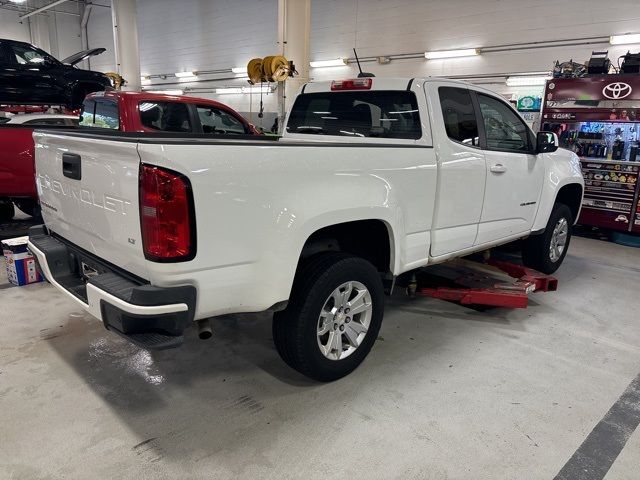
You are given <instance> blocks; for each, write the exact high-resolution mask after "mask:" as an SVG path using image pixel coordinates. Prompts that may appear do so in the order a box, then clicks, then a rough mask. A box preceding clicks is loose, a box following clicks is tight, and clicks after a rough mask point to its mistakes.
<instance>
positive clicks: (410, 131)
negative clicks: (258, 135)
mask: <svg viewBox="0 0 640 480" xmlns="http://www.w3.org/2000/svg"><path fill="white" fill-rule="evenodd" d="M287 132H289V133H304V134H315V135H335V136H348V137H368V138H401V139H406V140H417V139H419V138H420V137H421V136H422V128H421V126H420V114H419V111H418V101H417V100H416V96H415V94H414V93H413V92H409V91H386V90H367V91H344V92H339V93H336V92H321V93H306V94H303V95H299V96H298V98H296V101H295V103H294V105H293V108H292V110H291V113H290V115H289V121H288V123H287Z"/></svg>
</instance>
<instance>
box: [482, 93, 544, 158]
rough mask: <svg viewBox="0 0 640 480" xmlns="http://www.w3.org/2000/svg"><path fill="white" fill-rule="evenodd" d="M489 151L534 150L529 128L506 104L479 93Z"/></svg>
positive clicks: (523, 151)
mask: <svg viewBox="0 0 640 480" xmlns="http://www.w3.org/2000/svg"><path fill="white" fill-rule="evenodd" d="M478 103H479V104H480V113H481V114H482V120H483V121H484V130H485V134H486V136H487V149H489V150H501V151H509V152H518V153H525V152H530V151H531V150H532V149H533V145H532V143H531V141H532V139H531V134H530V133H529V128H528V127H527V125H526V124H525V123H524V121H523V120H522V119H521V118H520V116H519V115H518V114H517V113H516V112H514V111H513V110H512V109H511V108H510V107H509V106H508V105H507V104H506V103H504V102H503V101H501V100H498V99H497V98H493V97H491V96H489V95H484V94H482V93H478Z"/></svg>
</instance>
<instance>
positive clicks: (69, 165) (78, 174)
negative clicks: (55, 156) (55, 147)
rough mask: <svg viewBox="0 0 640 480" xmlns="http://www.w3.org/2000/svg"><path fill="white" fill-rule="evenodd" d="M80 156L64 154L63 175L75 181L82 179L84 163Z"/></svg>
mask: <svg viewBox="0 0 640 480" xmlns="http://www.w3.org/2000/svg"><path fill="white" fill-rule="evenodd" d="M81 160H82V159H81V158H80V155H78V154H75V153H63V154H62V174H63V175H64V176H65V177H67V178H71V179H73V180H80V179H81V178H82V163H80V162H81Z"/></svg>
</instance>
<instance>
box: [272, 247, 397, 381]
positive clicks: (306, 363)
mask: <svg viewBox="0 0 640 480" xmlns="http://www.w3.org/2000/svg"><path fill="white" fill-rule="evenodd" d="M383 314H384V288H383V285H382V280H381V278H380V275H379V273H378V272H377V271H376V269H375V267H374V266H373V265H372V264H371V263H369V262H367V261H366V260H364V259H362V258H358V257H353V256H351V255H346V254H343V253H339V252H334V253H323V254H320V255H317V256H315V257H313V258H312V259H310V261H309V262H307V263H306V265H304V266H303V267H302V268H300V270H299V271H298V273H297V274H296V280H295V281H294V285H293V290H292V293H291V298H290V300H289V305H288V306H287V308H286V309H285V310H284V311H282V312H277V313H276V314H275V315H274V317H273V340H274V343H275V345H276V349H277V350H278V353H279V354H280V356H281V357H282V359H283V360H284V361H285V362H286V363H287V364H288V365H289V366H290V367H292V368H294V369H295V370H297V371H299V372H300V373H302V374H303V375H306V376H308V377H310V378H312V379H315V380H319V381H322V382H328V381H332V380H337V379H338V378H341V377H344V376H345V375H348V374H349V373H351V372H352V371H353V370H355V369H356V368H357V367H358V365H360V363H362V361H363V360H364V359H365V357H366V356H367V354H368V353H369V351H370V350H371V348H372V347H373V344H374V342H375V341H376V338H377V337H378V332H379V330H380V325H381V323H382V316H383Z"/></svg>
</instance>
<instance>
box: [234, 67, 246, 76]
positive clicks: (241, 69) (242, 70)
mask: <svg viewBox="0 0 640 480" xmlns="http://www.w3.org/2000/svg"><path fill="white" fill-rule="evenodd" d="M231 71H232V72H233V73H244V74H245V75H246V74H247V67H233V68H232V69H231Z"/></svg>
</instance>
